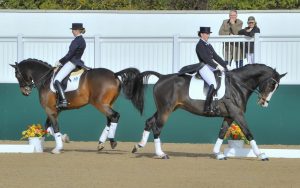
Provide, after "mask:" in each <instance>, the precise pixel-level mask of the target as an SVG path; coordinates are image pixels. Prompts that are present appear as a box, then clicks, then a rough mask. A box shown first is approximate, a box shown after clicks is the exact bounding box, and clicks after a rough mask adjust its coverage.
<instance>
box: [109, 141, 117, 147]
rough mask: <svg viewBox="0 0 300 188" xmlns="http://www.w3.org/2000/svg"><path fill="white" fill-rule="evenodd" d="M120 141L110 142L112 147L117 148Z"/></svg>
mask: <svg viewBox="0 0 300 188" xmlns="http://www.w3.org/2000/svg"><path fill="white" fill-rule="evenodd" d="M117 145H118V143H117V142H116V141H111V142H110V147H111V149H115V148H116V147H117Z"/></svg>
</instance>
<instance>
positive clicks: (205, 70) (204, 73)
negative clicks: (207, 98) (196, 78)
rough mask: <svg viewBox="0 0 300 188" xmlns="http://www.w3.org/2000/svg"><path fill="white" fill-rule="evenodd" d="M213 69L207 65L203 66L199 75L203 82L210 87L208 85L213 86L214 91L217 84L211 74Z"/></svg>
mask: <svg viewBox="0 0 300 188" xmlns="http://www.w3.org/2000/svg"><path fill="white" fill-rule="evenodd" d="M214 70H215V69H214V68H212V67H211V66H209V65H204V66H203V67H202V69H200V70H199V73H200V75H201V77H202V78H203V79H204V81H205V82H206V83H207V84H208V85H209V86H210V85H212V84H213V85H214V88H215V89H216V87H217V82H216V79H215V75H214V73H213V71H214Z"/></svg>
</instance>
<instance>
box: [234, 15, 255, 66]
mask: <svg viewBox="0 0 300 188" xmlns="http://www.w3.org/2000/svg"><path fill="white" fill-rule="evenodd" d="M247 23H248V27H245V29H242V30H240V31H239V32H238V34H239V35H245V36H248V37H254V35H255V33H260V29H259V28H258V27H257V22H256V21H255V18H254V17H253V16H249V18H248V22H247ZM249 46H250V49H249ZM245 51H246V56H247V61H248V63H249V64H252V63H254V42H250V45H249V44H248V42H247V43H246V47H245Z"/></svg>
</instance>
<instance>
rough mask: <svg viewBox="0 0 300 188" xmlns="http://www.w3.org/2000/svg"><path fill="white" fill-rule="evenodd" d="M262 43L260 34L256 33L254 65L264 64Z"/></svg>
mask: <svg viewBox="0 0 300 188" xmlns="http://www.w3.org/2000/svg"><path fill="white" fill-rule="evenodd" d="M260 49H261V42H260V34H259V33H256V34H255V35H254V63H262V62H261V58H260V52H261V50H260Z"/></svg>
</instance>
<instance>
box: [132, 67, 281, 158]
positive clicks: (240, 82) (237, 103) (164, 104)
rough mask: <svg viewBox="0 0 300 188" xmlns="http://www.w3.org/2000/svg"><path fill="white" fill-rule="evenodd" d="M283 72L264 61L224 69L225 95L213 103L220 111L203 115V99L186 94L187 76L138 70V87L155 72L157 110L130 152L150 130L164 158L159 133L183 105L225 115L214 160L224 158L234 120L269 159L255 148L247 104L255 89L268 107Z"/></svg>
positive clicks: (138, 147)
mask: <svg viewBox="0 0 300 188" xmlns="http://www.w3.org/2000/svg"><path fill="white" fill-rule="evenodd" d="M285 74H286V73H285ZM285 74H282V75H280V74H279V73H278V72H277V71H276V70H275V69H272V68H270V67H268V66H266V65H263V64H251V65H246V66H244V67H242V68H239V69H235V70H232V71H229V72H226V79H225V85H226V91H225V95H224V97H223V98H221V99H219V100H218V101H217V102H216V103H217V104H218V106H219V110H220V111H219V113H218V114H216V113H214V114H210V115H206V114H204V112H203V110H204V102H205V101H204V100H193V99H191V98H190V97H189V93H188V90H189V83H190V80H191V76H190V75H179V74H169V75H161V74H159V73H157V72H154V71H146V72H143V73H141V74H140V76H139V77H137V81H136V85H138V86H137V87H144V84H145V83H143V82H147V81H148V78H149V76H151V75H155V76H157V77H158V78H159V80H158V81H157V83H156V84H155V85H154V88H153V95H154V101H155V104H156V109H157V111H156V112H155V113H154V115H153V116H152V117H150V118H149V119H148V120H147V121H146V125H145V129H144V133H143V136H142V140H141V141H140V142H139V143H138V144H136V145H135V146H134V148H133V150H132V152H133V153H135V152H137V151H138V150H139V149H141V148H142V147H144V146H145V145H146V143H147V140H148V136H149V133H150V131H151V130H152V132H153V135H154V143H155V151H156V155H157V156H159V157H161V158H164V159H167V158H168V155H166V154H165V153H164V152H163V151H162V149H161V144H160V138H159V135H160V133H161V130H162V128H163V125H164V124H165V122H166V121H167V119H168V117H169V115H170V113H172V112H173V111H175V110H176V109H177V108H182V109H184V110H187V111H189V112H191V113H193V114H197V115H200V116H212V117H216V116H220V117H224V120H223V123H222V126H221V129H220V132H219V138H218V139H217V142H216V144H215V146H214V149H213V153H214V154H215V156H216V158H217V159H219V160H223V159H226V157H225V155H224V154H223V153H222V152H220V148H221V145H222V143H223V139H224V136H225V133H226V131H227V129H228V127H229V126H230V125H231V123H232V122H233V121H235V122H237V123H238V124H239V125H240V128H241V130H242V131H243V133H244V134H245V136H246V138H247V139H248V140H249V141H250V144H251V146H252V149H253V151H254V153H255V154H256V155H257V156H258V157H259V158H260V159H261V160H268V157H267V156H266V155H265V154H264V153H261V152H260V150H259V149H258V147H257V144H256V142H255V140H254V138H253V135H252V133H251V132H250V130H249V128H248V125H247V123H246V120H245V111H246V105H247V101H248V99H249V97H250V95H251V94H252V93H253V92H256V93H258V96H259V100H258V103H259V104H260V105H261V106H263V107H267V106H268V102H269V101H270V99H271V97H272V94H273V93H274V92H275V90H276V89H277V87H278V85H279V81H280V79H281V78H282V77H283V76H285ZM257 88H258V89H257ZM199 89H200V88H199Z"/></svg>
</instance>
